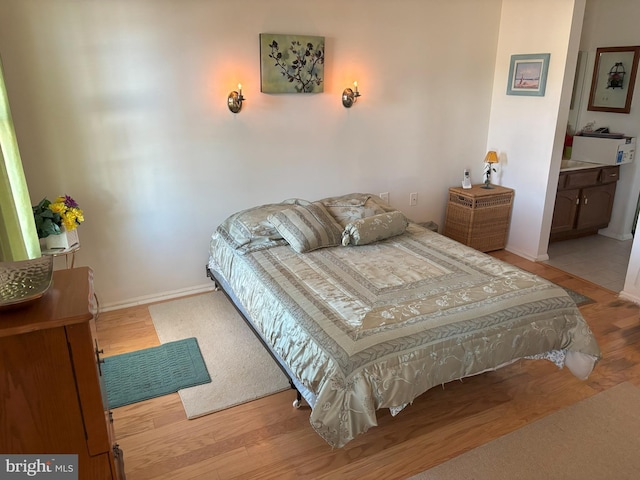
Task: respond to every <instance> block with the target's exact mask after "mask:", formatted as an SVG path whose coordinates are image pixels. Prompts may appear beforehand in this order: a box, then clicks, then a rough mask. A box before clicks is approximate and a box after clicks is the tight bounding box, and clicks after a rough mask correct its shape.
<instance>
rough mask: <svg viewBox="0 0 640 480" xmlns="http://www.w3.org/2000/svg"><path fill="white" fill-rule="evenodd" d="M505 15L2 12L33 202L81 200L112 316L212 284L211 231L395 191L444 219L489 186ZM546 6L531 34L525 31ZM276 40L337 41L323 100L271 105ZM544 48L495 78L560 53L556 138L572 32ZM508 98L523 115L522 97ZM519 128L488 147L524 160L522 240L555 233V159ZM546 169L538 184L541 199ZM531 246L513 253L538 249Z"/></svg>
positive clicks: (275, 8) (127, 0) (154, 1)
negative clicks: (267, 66)
mask: <svg viewBox="0 0 640 480" xmlns="http://www.w3.org/2000/svg"><path fill="white" fill-rule="evenodd" d="M516 3H517V2H516ZM516 3H514V2H513V1H507V2H505V4H506V5H507V8H508V9H512V10H513V9H516ZM545 3H547V4H549V6H550V7H551V4H554V6H553V10H554V15H548V14H544V15H543V14H542V13H539V14H537V15H533V17H534V22H535V23H534V24H535V25H538V26H541V25H542V22H543V17H544V20H548V21H550V22H552V23H553V25H554V30H555V29H556V27H557V29H558V30H566V29H567V17H568V12H567V11H566V10H567V8H568V7H567V6H562V7H558V6H556V5H555V4H556V3H558V2H545ZM560 3H562V4H563V5H564V4H565V3H566V4H567V5H569V4H572V2H571V1H568V0H563V2H560ZM501 4H502V2H501V1H500V0H482V1H477V0H450V1H447V2H441V1H436V0H432V1H425V0H395V1H385V0H353V1H350V2H343V1H339V0H325V1H323V2H300V1H294V0H270V1H268V2H265V1H262V0H236V1H233V2H232V1H230V0H217V1H215V0H136V1H131V0H111V1H109V2H105V1H103V0H84V1H81V2H78V1H76V0H2V1H1V3H0V55H1V56H2V60H3V64H4V69H5V76H6V82H7V89H8V91H9V100H10V102H11V107H12V112H13V116H14V121H15V126H16V133H17V137H18V141H19V143H20V149H21V153H22V157H23V164H24V167H25V173H26V176H27V182H28V185H29V189H30V193H31V198H32V201H33V202H34V203H36V202H37V201H39V200H40V199H41V198H42V197H43V196H45V195H46V196H48V197H50V198H51V197H55V196H56V195H58V194H63V193H65V194H69V195H72V196H73V197H74V198H76V199H77V200H78V201H79V202H80V204H81V207H83V208H84V210H85V216H86V222H85V223H84V224H83V225H82V226H81V227H80V229H79V234H80V238H81V243H82V249H81V250H80V252H79V254H78V259H77V263H78V264H80V265H90V266H91V267H93V269H94V271H95V285H96V289H97V291H98V293H99V294H100V296H101V299H102V303H103V305H106V306H115V305H124V304H128V303H135V302H138V301H146V300H149V299H152V298H158V297H160V296H162V295H169V296H170V295H175V294H180V293H185V292H191V291H197V290H198V289H202V288H208V287H209V286H210V283H209V282H208V280H206V279H205V276H204V272H205V264H206V261H207V257H208V253H207V249H208V240H209V237H210V235H211V233H212V232H213V230H214V228H215V227H216V225H217V224H219V223H220V222H221V221H222V220H223V219H224V218H225V217H226V216H227V215H229V214H230V213H232V212H234V211H237V210H240V209H243V208H247V207H250V206H253V205H256V204H260V203H267V202H274V201H280V200H282V199H284V198H288V197H293V196H299V197H303V198H307V199H317V198H320V197H324V196H328V195H333V194H340V193H346V192H351V191H369V192H374V193H379V192H385V191H388V192H390V201H391V203H392V205H394V206H396V207H397V208H400V209H402V210H403V211H404V212H405V213H406V214H407V215H409V216H410V217H412V218H413V219H415V220H418V221H422V220H428V219H433V220H435V221H436V222H438V223H440V225H442V220H443V217H444V212H445V202H446V193H447V188H448V187H449V186H451V185H458V184H459V182H460V180H461V176H462V171H463V169H464V168H467V167H468V168H471V171H472V178H473V180H474V182H476V183H477V182H480V181H481V175H482V160H483V158H484V154H485V152H486V148H487V135H488V125H489V114H490V109H491V96H492V93H493V94H494V95H498V94H499V95H500V96H502V94H503V91H504V88H505V86H506V85H496V87H495V89H494V88H493V79H494V70H495V67H496V63H495V59H496V45H497V35H498V31H499V30H500V29H499V23H500V11H501ZM530 5H531V3H530V2H528V3H527V5H526V6H525V9H524V15H523V12H522V11H521V12H520V17H523V19H522V20H518V21H517V22H515V23H517V24H520V25H521V26H522V27H524V26H528V25H529V21H530V19H529V13H528V12H529V10H530V8H531V7H530ZM537 8H538V7H536V8H534V9H533V10H536V9H537ZM556 11H559V12H560V16H561V18H560V19H559V20H555V19H554V18H555V17H556V15H555V12H556ZM513 16H514V17H516V16H518V14H517V12H514V13H513ZM515 23H514V25H513V28H515V27H516V26H517V25H516V24H515ZM525 23H526V25H525ZM260 32H276V33H299V34H311V35H323V36H325V37H326V54H327V63H326V65H325V68H326V84H325V92H324V93H323V94H317V95H266V94H262V93H260V83H259V48H258V34H259V33H260ZM530 34H531V32H528V33H527V35H521V36H520V37H521V38H520V39H517V38H515V33H513V34H511V35H512V36H513V37H514V38H512V39H511V41H512V42H515V43H514V44H513V45H512V47H513V48H512V49H507V48H506V46H505V44H504V41H505V40H501V47H500V49H499V58H500V60H499V68H500V69H502V70H504V69H505V68H506V69H508V63H507V62H506V61H505V60H506V58H507V56H508V54H509V53H523V52H526V51H530V50H531V48H533V49H534V50H536V51H543V50H544V51H551V52H552V53H553V56H552V71H551V72H550V73H551V74H550V83H549V86H548V94H547V96H546V97H545V98H544V99H527V104H529V103H534V102H535V101H538V102H541V104H543V105H545V107H544V112H542V113H541V114H538V113H540V112H539V110H537V109H536V110H535V112H538V113H536V114H534V115H532V116H531V117H530V118H532V119H533V120H532V121H531V122H530V125H529V126H530V127H535V126H537V124H538V123H539V124H540V126H541V127H542V126H543V127H544V129H545V135H544V136H545V137H546V136H547V134H548V133H549V132H548V128H547V127H546V126H544V125H546V123H547V122H551V123H553V121H554V116H555V115H556V114H557V105H558V101H559V100H558V95H559V92H558V89H559V87H560V85H559V80H558V77H559V76H560V75H561V68H560V63H561V62H562V59H563V57H564V56H566V45H565V44H566V38H565V37H566V36H567V32H566V31H565V32H564V33H562V32H560V31H559V32H557V33H553V34H552V35H550V38H549V39H547V34H545V35H542V34H541V33H536V34H535V35H534V36H533V38H531V37H530ZM527 38H529V40H526V39H527ZM521 42H522V43H521ZM530 45H535V47H531V46H530ZM562 45H564V46H562ZM508 50H509V51H508ZM563 50H564V51H563ZM503 73H504V75H503ZM497 78H499V79H500V82H498V83H500V84H503V83H505V82H504V81H503V80H502V78H504V79H506V73H505V72H502V73H500V74H499V75H498V77H497ZM356 79H357V80H358V82H359V84H360V87H361V92H362V94H363V96H362V97H361V99H360V100H359V101H358V103H357V104H356V105H355V106H354V107H353V108H351V109H350V110H348V109H345V108H343V107H342V105H341V103H340V95H341V92H342V90H343V89H344V88H345V87H347V86H350V85H351V83H352V82H353V80H356ZM238 82H242V84H243V90H244V94H245V95H246V98H247V100H246V103H245V105H244V107H243V110H242V112H241V113H239V114H237V115H234V114H232V113H230V112H229V111H228V109H227V108H226V97H227V94H228V92H229V91H230V90H232V89H234V88H235V85H236V84H237V83H238ZM507 100H508V101H509V102H514V103H513V104H512V105H506V106H505V108H507V109H513V110H515V112H516V113H517V111H518V110H519V108H520V107H519V106H518V105H519V104H516V103H515V102H518V101H522V100H523V99H522V98H520V99H514V98H509V99H506V98H502V99H501V102H500V103H502V102H506V101H507ZM547 107H548V108H547ZM492 122H493V123H494V125H495V124H496V122H498V120H496V119H493V120H492ZM496 127H497V125H496ZM496 129H497V128H492V130H496ZM512 133H514V135H513V137H511V138H510V139H509V141H506V140H503V139H504V138H505V136H503V135H497V134H493V135H492V136H491V137H490V142H489V143H490V144H492V143H494V142H495V144H496V145H497V148H499V149H500V150H506V151H507V154H508V157H509V163H507V164H506V166H505V173H504V183H505V184H510V185H513V186H515V187H516V189H517V190H518V193H517V196H516V210H515V211H514V219H515V221H516V222H515V224H516V230H517V229H518V228H519V226H520V223H521V222H522V220H520V219H519V218H520V217H521V214H522V211H523V210H528V209H529V203H532V204H534V205H533V207H534V208H533V211H534V215H533V217H534V224H538V225H539V223H540V216H541V213H540V210H541V208H542V204H541V203H540V202H539V201H537V200H535V198H536V196H537V195H539V194H543V193H544V188H545V185H546V176H547V173H546V172H542V173H540V172H538V171H536V172H530V171H529V168H528V167H526V165H527V164H528V162H529V160H531V159H532V158H534V157H536V158H537V157H540V158H541V160H540V162H541V164H540V165H541V166H542V167H544V166H545V165H546V166H547V167H548V164H549V157H550V154H551V150H552V146H551V145H550V144H549V141H542V142H541V141H538V136H537V135H536V136H535V137H533V138H532V139H527V138H524V137H526V135H525V133H526V131H525V130H524V129H519V130H516V131H512ZM529 148H532V150H531V151H529V150H528V149H529ZM525 151H526V152H527V153H526V154H524V152H525ZM536 161H537V160H536ZM516 166H519V167H522V168H523V170H521V171H520V173H518V170H517V169H516V168H514V167H516ZM532 173H533V174H534V175H535V176H536V177H538V176H539V177H541V178H536V179H535V180H533V183H534V184H535V186H534V187H533V185H532V187H533V188H532V194H531V195H529V194H526V193H525V192H526V190H527V189H528V187H529V186H528V185H527V186H526V187H524V186H523V183H524V182H529V181H531V177H532V175H531V174H532ZM410 192H418V195H419V197H418V198H419V201H418V205H417V206H416V207H409V206H408V197H409V193H410ZM523 233H524V232H523ZM521 235H522V233H516V234H515V235H514V234H513V232H512V236H511V237H512V238H511V239H510V243H512V244H514V245H516V246H518V248H520V245H519V243H523V245H522V249H523V250H535V246H534V245H529V244H528V243H527V242H526V241H525V239H523V238H521Z"/></svg>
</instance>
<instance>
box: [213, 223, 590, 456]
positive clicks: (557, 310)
mask: <svg viewBox="0 0 640 480" xmlns="http://www.w3.org/2000/svg"><path fill="white" fill-rule="evenodd" d="M210 268H211V269H212V270H217V271H218V272H219V273H220V274H221V275H222V276H223V278H224V279H225V280H226V281H227V282H228V283H229V285H230V286H231V287H232V289H233V291H234V293H235V295H236V296H237V297H238V298H239V299H240V301H241V302H242V304H243V306H244V307H245V309H246V311H248V312H249V314H250V316H251V317H252V321H253V323H254V324H255V326H256V327H257V329H258V330H259V331H260V332H261V333H262V336H263V337H264V338H265V339H266V340H267V342H268V343H269V344H270V345H271V348H272V349H273V351H274V352H275V353H277V354H278V355H279V356H280V357H281V358H282V359H283V361H284V362H285V363H286V364H287V365H288V367H289V369H290V371H291V372H293V374H294V375H295V376H296V377H297V379H298V380H299V381H300V383H301V384H302V385H304V387H305V388H307V389H308V390H309V391H310V392H312V394H313V398H314V400H315V402H314V405H313V410H312V413H311V419H310V421H311V425H312V426H313V428H314V429H315V430H316V431H317V432H318V433H319V434H320V435H321V436H322V437H323V438H324V439H325V440H326V441H327V442H328V443H329V444H330V445H332V446H336V447H341V446H343V445H345V444H346V443H347V442H349V441H350V440H352V439H353V438H354V437H355V436H356V435H358V434H360V433H363V432H365V431H367V429H369V428H370V427H372V426H375V425H376V424H377V423H376V410H377V409H380V408H390V409H392V411H393V412H397V411H399V410H401V409H402V408H403V407H405V406H406V405H407V404H408V403H410V402H411V401H412V400H413V399H414V398H416V397H417V396H418V395H420V394H421V393H423V392H425V391H426V390H428V389H429V388H431V387H433V386H435V385H440V384H443V383H445V382H449V381H451V380H456V379H460V378H462V377H466V376H469V375H474V374H477V373H481V372H484V371H487V370H493V369H496V368H498V367H500V366H503V365H506V364H508V363H510V362H512V361H515V360H517V359H520V358H525V357H531V356H539V357H542V358H549V359H551V360H553V361H554V362H555V363H556V364H558V365H559V366H563V365H564V364H567V366H568V367H569V368H571V370H572V371H574V373H576V375H577V376H579V377H582V378H584V377H586V376H587V375H588V374H589V373H590V371H591V369H592V368H593V365H594V363H595V361H596V360H597V359H598V358H599V356H600V351H599V349H598V346H597V344H596V341H595V339H594V337H593V335H592V333H591V331H590V329H589V327H588V326H587V324H586V323H585V321H584V320H583V318H582V316H581V315H580V312H579V310H578V308H577V307H576V305H575V303H574V302H573V300H572V299H571V298H570V297H569V296H568V295H567V293H566V292H565V291H564V290H563V289H562V288H560V287H558V286H556V285H554V284H553V283H550V282H548V281H546V280H544V279H542V278H540V277H538V276H536V275H533V274H530V273H527V272H525V271H522V270H520V269H518V268H516V267H514V266H511V265H509V264H506V263H504V262H501V261H498V260H496V259H494V258H492V257H490V256H488V255H485V254H483V253H480V252H478V251H476V250H473V249H470V248H468V247H465V246H464V245H461V244H459V243H457V242H454V241H452V240H450V239H448V238H446V237H444V236H442V235H439V234H437V233H433V232H431V231H429V230H426V229H424V228H421V227H419V226H417V225H415V224H410V225H409V227H408V229H407V231H406V232H405V233H404V234H402V235H400V236H397V237H393V238H390V239H388V240H384V241H381V242H376V243H374V244H371V245H365V246H358V247H353V246H350V247H342V246H339V247H331V248H323V249H320V250H316V251H313V252H309V253H304V254H298V253H296V252H294V251H293V249H292V248H290V247H289V246H288V245H276V246H270V247H268V248H264V249H259V250H257V251H253V252H249V253H246V254H239V253H238V252H237V251H236V250H234V249H233V248H229V246H228V245H227V241H226V240H225V239H224V238H223V237H222V236H221V235H220V234H219V233H215V234H214V235H213V238H212V242H211V259H210ZM572 364H573V365H572Z"/></svg>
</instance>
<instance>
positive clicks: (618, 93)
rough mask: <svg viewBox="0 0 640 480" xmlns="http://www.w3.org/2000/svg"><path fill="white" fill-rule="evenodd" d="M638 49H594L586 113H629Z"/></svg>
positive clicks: (633, 47) (639, 51)
mask: <svg viewBox="0 0 640 480" xmlns="http://www.w3.org/2000/svg"><path fill="white" fill-rule="evenodd" d="M639 54H640V46H631V47H602V48H598V49H596V58H595V63H594V65H593V76H592V78H591V91H590V92H589V104H588V105H587V110H591V111H596V112H610V113H629V112H630V111H631V101H632V100H633V90H634V86H635V82H636V74H637V71H638V58H639V56H640V55H639Z"/></svg>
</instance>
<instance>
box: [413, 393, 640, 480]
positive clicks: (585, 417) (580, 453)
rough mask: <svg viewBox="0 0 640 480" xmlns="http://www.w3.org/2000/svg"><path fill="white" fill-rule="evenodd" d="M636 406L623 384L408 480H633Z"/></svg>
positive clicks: (638, 437)
mask: <svg viewBox="0 0 640 480" xmlns="http://www.w3.org/2000/svg"><path fill="white" fill-rule="evenodd" d="M638 406H640V388H638V387H636V386H635V385H633V384H632V383H629V382H625V383H621V384H619V385H617V386H615V387H612V388H610V389H608V390H605V391H604V392H601V393H598V394H597V395H594V396H593V397H590V398H588V399H586V400H582V401H581V402H578V403H576V404H575V405H571V406H570V407H567V408H564V409H562V410H559V411H557V412H555V413H552V414H551V415H548V416H546V417H544V418H542V419H540V420H538V421H536V422H534V423H531V424H529V425H526V426H524V427H522V428H520V429H518V430H516V431H514V432H512V433H509V434H507V435H504V436H503V437H500V438H498V439H496V440H493V441H491V442H489V443H487V444H485V445H483V446H481V447H478V448H475V449H473V450H470V451H469V452H467V453H464V454H462V455H460V456H458V457H455V458H453V459H451V460H449V461H447V462H445V463H443V464H441V465H438V466H437V467H434V468H432V469H430V470H427V471H425V472H422V473H420V474H418V475H415V476H413V477H411V479H409V480H459V479H471V478H473V479H475V480H513V479H518V480H540V479H543V478H549V479H565V480H568V479H576V480H577V479H580V480H602V479H609V478H611V479H614V478H615V479H616V480H627V479H629V480H631V479H634V480H635V479H637V478H639V477H638V472H640V455H638V452H640V434H639V433H638V432H640V408H638Z"/></svg>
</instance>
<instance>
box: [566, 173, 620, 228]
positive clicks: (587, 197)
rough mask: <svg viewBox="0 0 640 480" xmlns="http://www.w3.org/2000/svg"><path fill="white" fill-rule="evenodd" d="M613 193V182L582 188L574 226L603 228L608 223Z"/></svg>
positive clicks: (614, 192) (614, 187)
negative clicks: (578, 210)
mask: <svg viewBox="0 0 640 480" xmlns="http://www.w3.org/2000/svg"><path fill="white" fill-rule="evenodd" d="M615 194H616V184H615V183H607V184H605V185H600V186H597V187H588V188H583V189H582V192H581V196H580V197H581V198H580V213H579V214H578V221H577V223H576V228H577V229H584V228H605V227H606V226H607V225H609V220H610V219H611V210H612V209H613V199H614V196H615Z"/></svg>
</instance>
